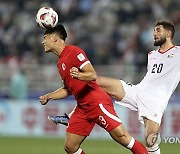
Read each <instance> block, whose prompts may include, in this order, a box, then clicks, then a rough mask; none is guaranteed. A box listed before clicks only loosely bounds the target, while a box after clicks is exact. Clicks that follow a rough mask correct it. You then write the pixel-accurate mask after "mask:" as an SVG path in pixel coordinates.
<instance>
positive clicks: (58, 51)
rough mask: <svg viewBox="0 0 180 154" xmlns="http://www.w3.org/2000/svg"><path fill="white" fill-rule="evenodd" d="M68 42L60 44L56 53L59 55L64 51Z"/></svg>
mask: <svg viewBox="0 0 180 154" xmlns="http://www.w3.org/2000/svg"><path fill="white" fill-rule="evenodd" d="M65 47H66V44H65V42H63V43H62V44H61V45H59V46H58V47H57V49H56V55H57V56H58V57H59V56H60V55H61V53H62V51H63V50H64V49H65Z"/></svg>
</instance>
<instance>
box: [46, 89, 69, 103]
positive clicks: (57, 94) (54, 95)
mask: <svg viewBox="0 0 180 154" xmlns="http://www.w3.org/2000/svg"><path fill="white" fill-rule="evenodd" d="M46 95H47V97H48V99H53V100H56V99H63V98H66V97H67V96H69V95H70V93H69V91H68V90H67V89H66V88H64V87H62V88H59V89H57V90H55V91H53V92H51V93H48V94H46Z"/></svg>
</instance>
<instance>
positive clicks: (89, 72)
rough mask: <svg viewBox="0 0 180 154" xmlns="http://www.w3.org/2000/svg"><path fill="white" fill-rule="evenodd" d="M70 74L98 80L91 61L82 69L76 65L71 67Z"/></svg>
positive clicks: (79, 77)
mask: <svg viewBox="0 0 180 154" xmlns="http://www.w3.org/2000/svg"><path fill="white" fill-rule="evenodd" d="M70 75H71V76H72V77H73V78H77V79H79V80H83V81H92V80H96V78H97V74H96V71H95V70H94V68H93V66H92V64H91V63H88V64H86V65H85V66H84V67H83V68H82V69H81V70H79V69H78V68H76V67H72V68H71V69H70Z"/></svg>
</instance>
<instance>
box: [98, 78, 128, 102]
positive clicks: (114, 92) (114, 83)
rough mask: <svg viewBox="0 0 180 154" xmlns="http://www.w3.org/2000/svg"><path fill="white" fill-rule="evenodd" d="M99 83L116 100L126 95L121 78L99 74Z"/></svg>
mask: <svg viewBox="0 0 180 154" xmlns="http://www.w3.org/2000/svg"><path fill="white" fill-rule="evenodd" d="M96 82H97V84H98V85H99V86H100V87H101V88H102V89H103V90H104V91H105V92H106V93H108V94H109V95H110V96H111V97H113V98H114V99H115V100H117V101H120V100H122V99H123V97H124V96H125V91H124V88H123V86H122V83H121V81H120V80H119V79H114V78H109V77H102V76H98V77H97V79H96Z"/></svg>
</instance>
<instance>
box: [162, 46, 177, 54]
mask: <svg viewBox="0 0 180 154" xmlns="http://www.w3.org/2000/svg"><path fill="white" fill-rule="evenodd" d="M174 47H175V45H173V46H172V47H170V48H169V49H167V50H166V51H164V52H161V50H160V49H159V50H158V52H159V53H161V54H164V53H166V52H167V51H169V50H171V49H172V48H174Z"/></svg>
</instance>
